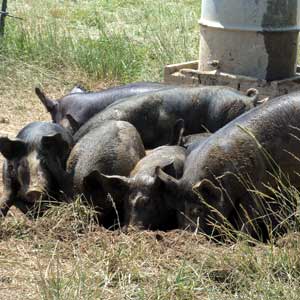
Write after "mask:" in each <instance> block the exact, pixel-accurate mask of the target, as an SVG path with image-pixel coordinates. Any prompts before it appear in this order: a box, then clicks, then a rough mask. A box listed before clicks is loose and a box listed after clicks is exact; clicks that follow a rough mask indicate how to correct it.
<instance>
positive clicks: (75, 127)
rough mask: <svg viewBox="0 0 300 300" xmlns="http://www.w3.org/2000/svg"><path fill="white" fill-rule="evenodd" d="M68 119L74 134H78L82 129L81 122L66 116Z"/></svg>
mask: <svg viewBox="0 0 300 300" xmlns="http://www.w3.org/2000/svg"><path fill="white" fill-rule="evenodd" d="M66 118H67V119H68V121H69V123H70V125H71V127H72V130H73V132H76V131H77V130H78V129H79V128H80V124H79V122H78V121H77V120H76V119H75V118H74V117H73V116H72V115H70V114H66Z"/></svg>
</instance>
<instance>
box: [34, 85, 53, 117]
mask: <svg viewBox="0 0 300 300" xmlns="http://www.w3.org/2000/svg"><path fill="white" fill-rule="evenodd" d="M35 93H36V95H37V96H38V97H39V99H40V100H41V102H42V103H43V105H44V106H45V107H46V109H47V111H48V112H50V113H51V112H53V110H54V109H55V107H56V105H57V101H55V100H51V99H50V98H48V97H47V96H46V95H45V94H44V92H42V90H41V89H40V88H38V87H36V88H35Z"/></svg>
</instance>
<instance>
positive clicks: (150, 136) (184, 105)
mask: <svg viewBox="0 0 300 300" xmlns="http://www.w3.org/2000/svg"><path fill="white" fill-rule="evenodd" d="M248 94H249V95H251V97H249V96H244V95H242V94H240V93H239V92H238V91H236V90H234V89H231V88H228V87H194V88H187V87H178V88H174V89H168V90H162V91H157V92H153V93H151V94H148V95H140V96H134V97H130V98H128V99H127V100H123V101H120V102H119V103H115V104H112V105H111V106H110V107H108V108H107V109H106V110H104V111H102V112H100V113H98V114H97V115H95V116H94V117H93V118H91V119H90V120H89V121H88V122H87V123H85V124H84V125H83V126H82V127H81V128H80V129H79V130H78V131H77V132H76V134H75V135H74V139H75V140H76V141H77V140H79V139H80V138H81V137H82V136H84V135H85V134H86V133H87V132H89V131H90V130H92V129H93V128H96V127H97V126H99V124H101V123H102V122H103V121H105V120H123V121H127V122H129V123H131V124H133V125H134V126H135V127H136V128H137V130H138V132H139V133H140V135H141V137H142V140H143V142H144V145H145V148H146V149H153V148H156V147H158V146H162V145H166V144H170V137H171V136H172V133H173V130H174V127H175V124H176V122H177V121H178V119H182V120H183V121H184V123H185V133H186V134H193V133H200V132H204V131H206V130H205V128H207V129H208V130H209V131H211V132H214V131H216V130H218V129H219V128H221V127H223V126H224V125H225V124H227V123H228V122H229V121H231V120H233V119H234V118H236V117H237V116H239V115H241V114H242V113H244V112H245V111H247V110H249V109H251V108H253V107H254V106H255V105H256V104H257V101H258V94H257V91H256V90H253V89H251V90H249V91H248Z"/></svg>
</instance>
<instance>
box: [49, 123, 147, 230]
mask: <svg viewBox="0 0 300 300" xmlns="http://www.w3.org/2000/svg"><path fill="white" fill-rule="evenodd" d="M144 156H145V149H144V146H143V143H142V140H141V138H140V135H139V134H138V132H137V131H136V129H135V127H134V126H133V125H131V124H129V123H128V122H123V121H107V122H104V123H103V124H102V125H101V126H100V127H98V128H96V129H94V130H92V131H90V132H89V133H88V134H86V135H85V136H84V137H83V138H82V139H81V140H79V141H78V142H77V144H76V145H75V146H74V148H73V149H72V152H71V154H70V156H69V159H68V161H67V172H66V174H65V175H64V182H65V183H66V184H67V185H68V186H67V187H62V189H63V190H64V191H65V192H66V193H68V194H70V196H75V195H77V194H79V195H80V194H83V195H84V196H85V199H86V200H87V201H88V202H89V204H91V205H92V206H93V207H94V208H95V210H96V211H97V213H98V219H99V222H100V223H101V224H103V225H104V226H105V227H110V226H113V225H114V223H115V222H116V217H117V216H116V215H115V209H114V207H113V204H112V202H111V199H110V197H108V193H109V194H110V195H111V196H112V199H113V200H114V202H115V205H116V208H117V210H118V213H119V218H120V222H122V214H123V204H122V203H120V202H119V201H118V200H119V199H120V195H119V193H121V189H119V187H118V186H116V187H115V189H113V190H110V189H107V187H108V186H107V185H106V184H105V180H106V178H105V177H103V176H101V174H102V173H104V174H108V175H115V174H117V175H122V176H128V175H129V174H130V172H131V171H132V169H133V168H134V166H135V165H136V163H137V162H138V161H139V160H140V159H141V158H143V157H144ZM53 172H55V170H53ZM62 172H63V171H62V170H59V171H58V176H59V175H60V174H61V173H62ZM61 178H62V177H61ZM68 178H69V179H68ZM70 186H71V187H72V188H73V190H72V191H71V192H70V190H69V189H68V187H70Z"/></svg>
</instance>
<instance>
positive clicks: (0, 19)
mask: <svg viewBox="0 0 300 300" xmlns="http://www.w3.org/2000/svg"><path fill="white" fill-rule="evenodd" d="M6 9H7V0H2V8H1V13H0V36H3V35H4V26H5V17H6V16H7V13H6Z"/></svg>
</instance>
